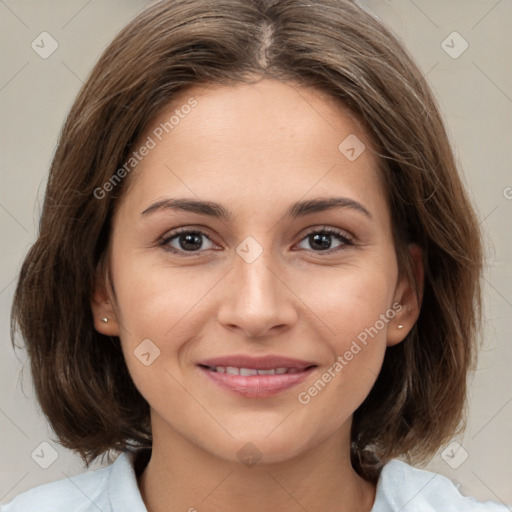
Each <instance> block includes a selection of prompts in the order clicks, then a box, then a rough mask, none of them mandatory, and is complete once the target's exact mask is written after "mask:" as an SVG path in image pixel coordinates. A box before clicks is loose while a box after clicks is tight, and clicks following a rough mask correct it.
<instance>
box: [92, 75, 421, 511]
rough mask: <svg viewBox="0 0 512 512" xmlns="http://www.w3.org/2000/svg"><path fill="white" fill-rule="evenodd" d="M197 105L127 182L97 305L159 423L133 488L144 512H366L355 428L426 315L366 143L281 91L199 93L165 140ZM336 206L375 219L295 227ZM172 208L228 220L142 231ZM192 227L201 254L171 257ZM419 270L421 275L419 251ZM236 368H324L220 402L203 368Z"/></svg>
mask: <svg viewBox="0 0 512 512" xmlns="http://www.w3.org/2000/svg"><path fill="white" fill-rule="evenodd" d="M190 97H194V98H195V99H196V100H197V102H198V104H197V106H196V107H195V108H194V109H192V111H191V112H190V113H189V114H188V115H187V116H184V118H183V119H180V122H179V124H178V125H177V126H175V128H174V129H173V130H172V131H171V132H170V133H169V134H168V135H167V136H166V137H165V138H164V139H163V140H162V141H161V142H159V143H158V144H157V146H156V147H155V148H154V149H152V150H151V151H150V152H149V154H148V155H147V156H146V157H145V158H144V160H143V161H142V162H141V163H140V164H139V165H138V166H137V168H136V171H134V174H133V175H131V176H130V178H129V179H130V184H129V185H130V186H129V187H128V188H127V190H126V191H125V192H124V195H123V196H122V198H121V200H120V203H119V204H118V208H117V210H116V212H115V215H114V219H113V230H112V235H111V240H110V246H109V250H108V253H107V255H106V259H105V263H106V265H105V266H104V267H103V266H102V267H100V268H99V269H98V276H97V285H96V289H95V292H94V296H93V298H92V301H91V305H92V309H93V313H94V317H95V328H96V329H97V330H98V331H99V332H101V333H103V334H106V335H111V336H120V340H121V344H122V348H123V353H124V356H125V359H126V363H127V366H128V369H129V371H130V374H131V376H132V378H133V381H134V383H135V385H136V386H137V388H138V389H139V391H140V392H141V394H142V395H143V396H144V398H145V399H146V400H147V401H148V403H149V405H150V408H151V421H152V429H153V450H152V456H151V459H150V461H149V463H148V465H147V467H146V468H145V470H144V472H143V473H142V474H141V475H140V476H139V478H138V485H139V488H140V491H141V494H142V497H143V499H144V501H145V503H146V506H147V508H148V511H150V512H163V511H169V510H172V511H178V510H180V511H183V510H190V509H192V510H193V508H195V509H197V510H199V511H200V512H202V511H206V512H208V511H221V510H222V511H234V510H244V511H247V512H256V511H262V510H280V511H284V512H288V511H289V512H292V511H294V512H295V511H299V510H304V509H306V510H308V511H311V512H313V511H333V512H334V511H340V510H343V511H369V510H370V509H371V508H372V505H373V503H374V500H375V486H374V485H372V484H370V483H369V482H367V481H365V480H364V479H362V478H361V477H360V476H359V475H358V474H357V473H356V472H355V471H354V469H353V468H352V466H351V464H350V427H351V423H352V415H353V413H354V411H355V410H356V409H357V407H358V406H359V405H360V404H361V403H362V402H363V400H364V399H365V397H366V396H367V395H368V393H369V392H370V390H371V388H372V386H373V384H374V382H375V380H376V378H377V375H378V373H379V371H380V368H381V365H382V361H383V357H384V353H385V351H386V348H387V347H388V346H391V345H394V344H397V343H400V342H401V341H402V340H403V339H404V338H405V336H406V335H407V333H408V332H409V330H410V329H411V327H412V325H413V324H414V322H415V321H416V319H417V317H418V313H419V305H418V303H417V301H416V298H415V294H414V293H413V291H412V287H411V286H410V283H408V282H407V281H406V280H405V279H402V278H399V273H398V266H397V258H396V253H395V248H394V246H393V238H392V226H391V220H390V212H389V208H388V205H387V202H386V198H385V193H384V188H383V186H382V182H381V180H380V179H379V174H378V170H377V160H376V159H375V157H374V155H373V153H372V144H371V141H370V139H369V137H368V136H367V134H366V133H365V132H364V131H363V130H362V129H361V127H360V126H359V124H358V123H357V121H356V120H355V119H353V117H352V116H350V115H349V114H348V112H347V111H346V109H344V108H343V106H342V105H340V104H339V103H335V102H334V101H333V100H331V99H329V98H327V97H325V95H323V94H321V93H319V92H318V91H316V90H315V89H312V88H301V87H299V86H298V85H297V84H293V83H281V82H279V81H275V80H270V79H264V80H261V81H259V82H257V83H256V84H253V85H246V84H243V85H237V86H231V87H224V86H207V87H194V88H191V89H188V90H187V91H184V92H182V93H181V96H180V97H179V98H177V99H176V102H175V103H174V104H173V106H172V107H171V106H169V108H166V109H165V111H163V112H162V113H161V115H160V116H159V118H158V119H156V120H155V123H154V126H158V124H159V123H161V122H165V121H166V120H168V119H169V117H170V116H171V115H172V113H173V112H174V110H175V109H176V108H179V105H183V104H185V103H186V101H187V100H188V99H189V98H190ZM148 134H151V131H148V133H147V134H146V135H145V136H147V135H148ZM349 134H355V135H356V136H357V137H358V138H359V139H360V140H361V141H362V142H363V143H364V144H365V146H366V149H365V151H363V153H362V154H361V155H360V156H359V157H358V158H357V159H356V160H354V161H349V160H348V159H347V158H346V157H345V156H344V154H342V153H341V152H340V151H339V150H338V145H339V144H340V143H341V142H342V141H343V140H344V139H345V138H346V137H347V136H348V135H349ZM340 196H342V197H345V198H349V199H351V200H353V201H357V202H358V203H360V204H361V205H362V206H364V208H365V209H366V210H367V211H368V212H369V215H366V214H365V213H363V212H361V211H359V210H357V209H355V208H349V207H344V208H335V209H330V210H325V211H320V212H316V213H310V214H308V215H306V216H304V217H297V218H292V217H290V216H287V215H286V211H287V210H288V208H289V207H290V205H292V204H293V203H295V202H296V201H301V200H309V199H316V198H330V197H340ZM171 197H172V198H191V199H200V200H208V201H214V202H216V203H220V204H221V205H223V206H224V207H225V208H226V209H228V210H230V211H231V212H232V216H233V218H232V219H231V220H220V219H218V218H214V217H211V216H208V215H204V214H198V213H193V212H186V211H177V210H173V209H170V208H162V209H158V210H155V211H153V212H152V213H148V214H146V215H143V214H141V212H143V211H144V210H145V209H147V208H148V207H149V206H150V205H152V204H154V203H155V202H157V201H160V200H163V199H166V198H171ZM181 227H186V228H188V229H191V230H194V229H195V230H198V229H199V230H201V231H202V232H203V233H205V236H202V237H201V236H200V237H199V240H193V245H192V247H193V248H194V247H197V249H196V250H195V251H194V250H191V249H190V246H187V245H186V241H185V240H183V237H181V245H180V237H175V238H174V239H172V240H171V241H168V242H167V247H169V246H170V247H173V248H174V249H175V250H177V251H179V250H180V249H181V255H180V254H173V253H172V252H170V251H169V250H166V249H165V247H164V246H162V245H159V240H161V239H163V238H166V236H167V237H169V234H172V233H171V232H172V230H174V229H176V228H181ZM324 227H330V228H333V229H337V230H338V231H340V232H341V233H342V234H343V235H344V236H345V237H349V239H350V240H351V243H350V244H347V243H344V242H342V241H340V240H338V239H337V238H336V237H335V236H331V237H329V236H327V245H328V247H330V248H331V249H329V250H330V251H331V252H330V254H327V252H326V251H322V250H321V245H320V246H319V244H318V243H317V244H315V242H314V240H312V238H311V237H308V231H309V230H312V231H314V232H318V231H319V232H320V234H321V232H322V228H324ZM313 228H314V229H313ZM249 236H250V237H253V238H254V239H255V240H256V241H257V243H258V244H259V246H260V247H261V249H262V253H261V254H260V255H259V257H257V258H256V259H255V260H254V261H252V262H251V263H248V262H247V261H245V260H244V259H243V258H242V257H240V256H239V254H238V253H237V252H236V249H237V247H238V246H239V245H240V244H241V242H242V241H244V240H245V239H246V237H249ZM329 240H330V246H329ZM194 244H195V245H194ZM201 244H202V245H201ZM187 248H188V252H187ZM191 254H192V255H191ZM411 254H412V255H413V256H414V258H415V260H416V261H417V262H418V261H419V254H418V251H417V250H416V249H415V248H411ZM190 255H191V256H190ZM103 268H105V269H107V271H103V270H102V269H103ZM418 272H419V274H421V268H419V269H418ZM111 284H113V287H114V289H115V295H114V293H113V290H112V287H111ZM394 303H400V304H401V305H402V308H401V310H400V312H398V313H397V314H396V316H395V317H394V318H393V319H392V320H390V321H389V322H388V323H386V324H385V327H384V328H382V329H381V330H379V332H378V334H377V335H376V336H374V337H373V338H372V339H371V340H370V342H369V343H368V344H367V345H366V346H364V348H363V349H362V350H361V351H360V352H359V353H358V354H357V355H355V356H354V358H353V359H352V360H351V361H350V362H348V364H347V365H346V366H344V368H343V370H342V371H341V372H339V373H338V374H337V375H336V377H335V378H333V379H332V380H331V381H330V382H329V383H328V385H326V386H325V388H324V389H322V391H321V392H319V393H318V394H317V396H315V397H313V398H311V401H310V402H309V403H308V404H307V405H304V404H301V403H300V402H299V401H298V394H299V393H300V392H303V391H305V390H307V389H308V388H309V387H310V386H311V385H312V384H313V383H314V382H316V381H317V380H318V379H319V378H321V376H322V374H324V373H325V372H326V371H327V369H328V368H329V367H331V366H332V365H333V363H334V362H335V360H336V358H337V356H340V355H343V354H344V353H345V352H346V351H347V350H348V349H349V348H350V346H351V343H352V341H353V340H354V339H356V337H357V335H358V334H359V333H361V332H363V331H364V330H365V328H369V327H370V326H373V325H374V324H375V322H376V321H377V320H378V319H379V317H380V315H381V314H383V313H385V312H386V311H388V310H390V309H392V305H393V304H394ZM105 316H107V317H108V319H109V322H108V323H106V324H105V323H103V322H101V320H100V319H101V318H103V317H105ZM399 324H402V325H403V326H404V327H403V328H402V329H399V328H398V325H399ZM144 339H150V340H152V342H153V343H154V344H155V345H156V346H157V347H158V348H159V350H160V355H159V357H157V358H156V359H155V360H154V362H152V364H151V365H149V366H145V365H144V364H142V363H141V361H140V360H139V359H138V358H137V357H135V355H134V350H135V349H136V348H137V346H138V345H139V344H140V343H141V341H142V340H144ZM235 353H237V354H240V353H243V354H250V355H264V354H279V355H285V356H289V357H294V358H298V359H305V360H308V361H314V362H315V364H317V365H318V367H317V368H316V370H315V371H314V373H313V374H311V375H310V376H309V377H308V379H307V380H306V381H305V382H303V383H301V384H299V385H298V386H296V387H293V388H291V389H288V390H286V391H284V392H282V393H281V394H279V395H277V396H275V397H272V398H263V399H262V398H260V399H249V398H245V397H242V396H240V395H235V394H233V393H231V392H229V391H225V390H223V389H221V388H219V387H218V386H216V385H214V384H213V383H211V382H210V380H209V379H208V378H207V377H205V376H204V375H203V374H202V372H200V371H199V369H198V367H197V363H198V362H199V361H200V360H203V359H206V358H210V357H216V356H223V355H228V354H235ZM247 443H252V444H253V445H254V446H256V447H257V450H258V452H259V454H260V455H261V458H260V460H259V461H258V463H257V464H256V465H254V466H252V467H248V466H246V465H244V464H242V463H241V462H240V460H239V459H238V457H237V452H239V450H240V449H241V448H243V447H244V446H245V445H246V444H247ZM246 449H247V448H246Z"/></svg>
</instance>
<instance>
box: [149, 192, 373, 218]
mask: <svg viewBox="0 0 512 512" xmlns="http://www.w3.org/2000/svg"><path fill="white" fill-rule="evenodd" d="M335 208H347V209H350V210H355V211H358V212H360V213H363V214H364V215H365V216H367V217H368V218H370V219H371V218H372V215H371V213H370V212H369V211H368V210H367V209H366V208H365V207H364V206H363V205H362V204H361V203H359V202H358V201H355V200H354V199H349V198H348V197H329V198H325V199H324V198H319V199H310V200H308V201H299V202H297V203H294V204H293V205H291V207H290V208H289V209H288V211H287V213H286V215H288V216H289V217H292V218H298V217H305V216H306V215H309V214H311V213H317V212H323V211H327V210H332V209H335ZM167 209H171V210H178V211H186V212H192V213H197V214H199V215H208V216H210V217H215V218H218V219H221V220H223V221H226V222H232V221H233V219H234V215H233V213H232V212H230V211H229V210H227V209H226V208H224V206H222V205H220V204H218V203H214V202H213V201H199V200H196V199H177V198H168V199H162V200H161V201H157V202H156V203H153V204H152V205H150V206H148V207H147V208H146V209H145V210H144V211H143V212H141V215H142V216H146V215H149V214H151V213H154V212H157V211H162V210H167Z"/></svg>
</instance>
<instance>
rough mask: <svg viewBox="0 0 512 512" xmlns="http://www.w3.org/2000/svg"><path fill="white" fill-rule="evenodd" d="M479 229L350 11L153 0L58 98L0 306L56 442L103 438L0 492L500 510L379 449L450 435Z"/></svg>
mask: <svg viewBox="0 0 512 512" xmlns="http://www.w3.org/2000/svg"><path fill="white" fill-rule="evenodd" d="M478 233H479V232H478V222H477V220H476V218H475V215H474V212H473V210H472V208H471V205H470V203H469V201H468V199H467V196H466V193H465V191H464V189H463V186H462V184H461V180H460V177H459V175H458V173H457V169H456V165H455V163H454V158H453V154H452V150H451V148H450V145H449V142H448V139H447V136H446V132H445V130H444V127H443V123H442V121H441V118H440V115H439V112H438V108H437V106H436V104H435V101H434V99H433V97H432V94H431V92H430V90H429V88H428V86H427V84H426V83H425V81H424V80H423V77H422V75H421V72H420V71H419V69H418V68H417V66H416V65H415V64H414V63H413V62H412V60H411V58H410V57H409V56H408V54H407V53H406V51H405V50H404V49H403V48H402V47H401V45H400V44H399V43H398V42H397V41H396V39H395V38H394V37H393V36H392V35H391V34H390V32H389V31H387V30H386V29H385V28H384V27H383V26H382V25H381V24H379V23H378V22H377V21H376V20H375V19H374V18H373V17H371V16H370V15H369V14H367V13H365V12H364V11H362V10H361V9H360V8H358V7H357V6H355V5H353V4H352V3H351V2H348V1H341V0H321V1H318V2H309V3H306V2H304V1H303V0H284V1H279V2H277V1H264V0H252V1H248V0H220V1H217V2H208V1H206V0H192V1H188V0H187V1H184V0H172V1H169V0H166V1H163V2H160V3H158V4H156V5H154V6H152V7H151V8H149V9H147V10H146V11H144V12H143V13H142V14H140V15H139V16H138V17H137V18H136V19H135V20H133V21H132V22H131V23H130V24H129V25H128V26H127V27H126V28H125V29H124V30H123V31H122V32H121V33H120V34H119V35H118V36H117V37H116V38H115V40H114V41H113V42H112V43H111V45H110V46H109V47H108V48H107V49H106V50H105V52H104V54H103V55H102V57H101V58H100V60H99V62H98V63H97V65H96V66H95V68H94V70H93V71H92V73H91V75H90V76H89V78H88V80H87V82H86V83H85V85H84V87H83V89H82V90H81V92H80V94H79V96H78V98H77V100H76V101H75V103H74V105H73V107H72V109H71V112H70V114H69V116H68V119H67V120H66V123H65V126H64V128H63V131H62V134H61V139H60V141H59V145H58V148H57V151H56V154H55V157H54V160H53V163H52V167H51V173H50V178H49V181H48V188H47V191H46V198H45V203H44V208H43V213H42V218H41V225H40V234H39V238H38V240H37V241H36V243H35V244H34V246H33V247H32V248H31V250H30V252H29V254H28V256H27V258H26V260H25V262H24V265H23V267H22V270H21V274H20V278H19V283H18V287H17V290H16V295H15V301H14V306H13V325H14V327H16V326H18V327H19V329H20V331H21V333H22V335H23V337H24V339H25V341H26V345H27V350H28V353H29V355H30V359H31V365H32V372H33V375H34V382H35V386H36V391H37V396H38V400H39V401H40V403H41V407H42V409H43V411H44V412H45V414H46V415H47V417H48V419H49V421H50V422H51V425H52V427H53V429H54V430H55V433H56V435H57V436H58V438H59V441H60V442H61V443H62V445H63V446H65V447H68V448H70V449H72V450H74V451H75V452H76V453H78V454H80V455H81V457H82V458H83V460H84V462H86V463H87V464H89V463H90V462H92V461H93V460H94V459H96V458H97V457H98V456H100V455H105V454H107V455H108V454H111V453H112V452H121V455H120V456H119V457H118V458H117V460H115V462H113V463H112V464H110V465H109V466H108V467H106V468H103V469H100V470H97V471H94V472H89V473H86V474H84V475H80V476H79V477H75V478H74V479H67V480H66V479H65V480H61V481H59V482H55V483H51V484H46V485H43V486H40V487H38V488H35V489H32V490H30V491H28V492H26V493H23V494H21V495H20V496H18V497H17V498H15V499H14V500H12V501H11V502H10V503H9V504H7V505H4V506H3V507H2V509H1V510H2V511H3V512H15V511H22V510H23V511H24V512H29V511H32V510H33V511H36V510H37V511H41V510H52V511H53V510H63V511H64V510H97V509H100V510H102V511H107V510H115V511H117V510H119V511H135V510H137V511H144V510H147V511H149V512H161V511H167V510H189V511H193V510H198V511H220V510H223V511H225V510H235V509H236V510H240V509H242V510H244V511H249V512H253V511H262V510H270V509H277V510H282V511H292V510H309V511H313V510H322V511H330V510H332V511H334V510H350V511H366V512H367V511H372V512H382V511H388V510H393V511H394V510H405V511H406V510H415V511H419V510H441V509H442V510H475V511H477V510H478V511H480V510H496V511H501V510H507V509H508V508H507V507H506V506H505V505H502V504H498V503H492V502H485V503H480V502H477V501H476V500H474V499H473V498H470V497H464V496H462V495H461V494H460V493H459V492H458V490H457V488H456V487H455V486H454V485H453V483H452V482H451V481H450V480H449V479H447V478H445V477H442V476H441V475H436V474H434V473H430V472H427V471H423V470H420V469H416V468H414V467H412V466H410V465H409V463H406V462H405V461H401V460H399V459H398V457H400V456H401V457H405V458H406V459H407V460H408V461H409V462H411V463H412V462H422V461H425V460H427V459H428V458H429V457H430V456H432V455H433V454H434V453H435V452H436V451H437V450H438V449H439V447H440V446H442V445H443V444H444V443H446V442H448V441H449V440H450V439H451V438H452V436H453V435H454V434H455V433H457V432H458V431H460V428H461V422H462V420H463V412H464V405H465V400H466V391H465V385H466V376H467V373H468V371H469V370H471V369H474V367H475V361H476V350H475V349H476V337H475V332H476V327H477V319H478V314H479V305H480V272H481V264H482V262H481V260H482V255H481V245H480V237H479V234H478ZM109 462H112V461H111V460H110V461H109Z"/></svg>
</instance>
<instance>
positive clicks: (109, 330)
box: [91, 258, 119, 336]
mask: <svg viewBox="0 0 512 512" xmlns="http://www.w3.org/2000/svg"><path fill="white" fill-rule="evenodd" d="M109 284H110V282H109V279H108V269H107V267H106V265H105V264H104V260H103V258H102V259H101V260H100V262H99V263H98V265H97V267H96V275H95V280H94V289H93V291H92V294H91V309H92V315H93V319H94V328H95V329H96V330H97V331H98V332H99V333H100V334H104V335H105V336H119V323H118V321H117V317H116V313H115V310H114V305H113V293H112V289H111V287H110V286H108V285H109Z"/></svg>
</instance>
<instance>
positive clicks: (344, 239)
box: [159, 227, 354, 257]
mask: <svg viewBox="0 0 512 512" xmlns="http://www.w3.org/2000/svg"><path fill="white" fill-rule="evenodd" d="M319 233H321V234H324V235H330V236H333V237H335V238H337V239H338V241H340V242H341V243H342V245H340V246H339V247H336V248H334V249H326V250H324V251H313V250H311V252H314V253H317V254H332V253H333V252H336V251H340V250H345V249H346V248H347V246H353V245H354V242H353V240H352V238H351V237H350V236H349V235H348V234H347V233H345V232H344V231H341V230H338V229H334V228H330V227H323V228H313V229H311V230H310V231H308V232H307V233H306V234H305V235H304V236H303V237H302V238H301V240H300V241H301V242H302V241H303V240H305V239H307V238H308V237H309V236H311V235H313V234H319ZM187 234H194V235H200V236H204V237H206V238H208V239H209V240H210V238H209V237H208V235H207V234H206V233H204V232H203V231H201V230H199V229H187V228H180V229H179V230H177V231H173V232H171V233H170V234H169V235H168V236H165V237H164V238H162V239H161V240H160V242H159V245H160V246H162V247H163V248H164V249H165V250H166V251H169V252H172V253H173V254H177V255H181V256H184V257H190V256H196V255H198V254H200V253H201V252H202V250H198V251H184V250H180V249H176V248H174V247H170V246H169V245H168V244H169V242H170V241H171V240H173V239H175V238H178V237H180V236H182V235H187ZM210 241H211V242H212V243H214V242H213V241H212V240H210Z"/></svg>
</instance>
